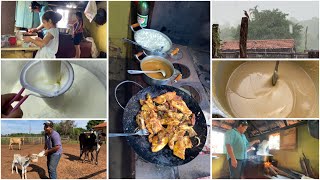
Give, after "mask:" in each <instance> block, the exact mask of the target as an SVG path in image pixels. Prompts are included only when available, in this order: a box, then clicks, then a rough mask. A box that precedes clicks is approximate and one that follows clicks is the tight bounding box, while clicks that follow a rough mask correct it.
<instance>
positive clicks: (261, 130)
mask: <svg viewBox="0 0 320 180" xmlns="http://www.w3.org/2000/svg"><path fill="white" fill-rule="evenodd" d="M237 121H238V120H213V121H212V128H213V129H218V130H222V131H227V130H229V129H232V128H234V127H236V126H237ZM306 123H307V121H305V120H304V121H303V120H248V124H249V126H248V129H247V131H246V135H247V136H248V137H255V136H260V135H262V134H266V133H270V132H273V131H277V130H280V129H286V128H290V127H295V126H298V125H302V124H306Z"/></svg>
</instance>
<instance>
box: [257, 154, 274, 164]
mask: <svg viewBox="0 0 320 180" xmlns="http://www.w3.org/2000/svg"><path fill="white" fill-rule="evenodd" d="M257 156H258V161H260V162H272V161H273V155H271V154H270V155H257Z"/></svg>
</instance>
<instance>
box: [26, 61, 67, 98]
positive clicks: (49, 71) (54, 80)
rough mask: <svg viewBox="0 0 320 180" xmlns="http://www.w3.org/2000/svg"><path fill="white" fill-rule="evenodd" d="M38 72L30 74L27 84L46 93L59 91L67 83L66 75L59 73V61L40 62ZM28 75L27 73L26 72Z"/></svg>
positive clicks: (65, 73)
mask: <svg viewBox="0 0 320 180" xmlns="http://www.w3.org/2000/svg"><path fill="white" fill-rule="evenodd" d="M40 63H41V64H40V66H39V67H40V68H39V70H38V71H36V72H34V73H32V74H31V75H30V76H32V78H28V80H29V81H28V83H29V84H30V85H32V86H33V87H35V88H37V89H41V90H44V91H46V92H48V93H54V92H56V91H58V90H60V89H61V88H62V87H63V86H64V85H65V84H66V83H67V81H68V78H69V77H68V73H67V72H66V71H65V72H62V71H61V61H49V60H45V61H41V62H40ZM27 73H28V72H27Z"/></svg>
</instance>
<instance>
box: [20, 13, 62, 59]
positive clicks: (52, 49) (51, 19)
mask: <svg viewBox="0 0 320 180" xmlns="http://www.w3.org/2000/svg"><path fill="white" fill-rule="evenodd" d="M61 19H62V15H61V14H59V13H57V12H54V11H47V12H46V13H44V14H43V16H42V23H43V26H44V28H46V29H47V33H46V35H45V36H44V38H43V39H41V38H39V37H37V38H35V39H33V38H31V37H28V36H26V37H24V41H25V42H32V43H33V44H35V45H37V46H39V47H40V48H41V49H40V50H38V52H37V54H36V56H35V58H55V57H56V54H57V52H58V48H59V30H58V28H57V27H56V25H57V23H58V22H59V21H60V20H61Z"/></svg>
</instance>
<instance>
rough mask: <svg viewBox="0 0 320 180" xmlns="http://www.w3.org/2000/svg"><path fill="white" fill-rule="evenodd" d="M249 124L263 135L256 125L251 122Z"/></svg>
mask: <svg viewBox="0 0 320 180" xmlns="http://www.w3.org/2000/svg"><path fill="white" fill-rule="evenodd" d="M248 124H250V125H251V126H252V127H253V129H255V130H257V131H258V132H259V134H262V133H261V131H260V130H259V129H258V128H257V127H256V125H254V124H253V123H252V122H251V121H248Z"/></svg>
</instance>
